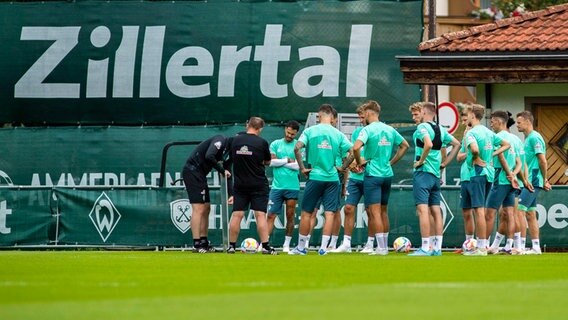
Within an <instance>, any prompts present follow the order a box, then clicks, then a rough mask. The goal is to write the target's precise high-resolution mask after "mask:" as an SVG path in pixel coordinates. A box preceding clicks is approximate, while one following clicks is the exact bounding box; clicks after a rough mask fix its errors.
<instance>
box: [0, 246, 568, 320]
mask: <svg viewBox="0 0 568 320" xmlns="http://www.w3.org/2000/svg"><path fill="white" fill-rule="evenodd" d="M567 266H568V254H555V253H548V254H544V255H542V256H488V257H464V256H460V255H455V254H453V253H444V255H443V256H442V257H407V256H406V255H403V254H394V253H390V254H389V255H388V256H385V257H380V256H367V255H362V254H359V253H352V254H338V255H331V254H329V255H327V256H318V255H317V254H316V253H315V252H310V254H309V255H307V256H288V255H279V256H263V255H260V254H241V253H238V254H235V255H227V254H223V253H217V254H194V253H190V252H179V251H178V252H172V251H167V252H163V251H160V252H149V251H145V252H133V251H126V252H124V251H123V252H117V251H3V252H0V319H5V320H6V319H164V320H165V319H191V320H195V319H346V320H347V319H414V320H416V319H459V320H463V319H484V320H487V319H516V320H518V319H566V318H567V317H568V302H567V301H566V292H568V271H567V270H568V269H567Z"/></svg>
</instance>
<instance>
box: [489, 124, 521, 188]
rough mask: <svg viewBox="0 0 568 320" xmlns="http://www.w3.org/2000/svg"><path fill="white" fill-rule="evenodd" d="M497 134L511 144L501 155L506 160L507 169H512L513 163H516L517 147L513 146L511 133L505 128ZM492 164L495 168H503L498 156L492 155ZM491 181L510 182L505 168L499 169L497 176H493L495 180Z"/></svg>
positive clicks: (501, 183) (503, 183)
mask: <svg viewBox="0 0 568 320" xmlns="http://www.w3.org/2000/svg"><path fill="white" fill-rule="evenodd" d="M497 136H498V137H499V138H501V140H505V141H507V142H509V143H510V144H511V147H510V148H509V149H507V150H505V152H503V156H504V157H505V162H507V166H508V167H509V170H511V171H513V170H514V169H515V164H516V162H515V161H516V159H517V149H516V148H515V145H514V144H513V142H512V138H511V134H510V133H508V132H507V131H505V130H502V131H499V132H498V133H497ZM493 166H494V167H495V169H502V168H503V166H502V165H501V161H499V156H495V157H493ZM496 171H497V170H496ZM493 182H494V183H497V184H500V185H510V184H511V181H509V179H507V173H506V172H505V170H501V172H500V173H499V176H497V177H495V180H494V181H493Z"/></svg>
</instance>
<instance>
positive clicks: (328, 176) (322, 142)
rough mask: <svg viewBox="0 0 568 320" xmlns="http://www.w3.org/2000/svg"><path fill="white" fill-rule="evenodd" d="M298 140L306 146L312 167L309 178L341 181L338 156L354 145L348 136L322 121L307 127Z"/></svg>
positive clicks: (341, 156)
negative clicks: (337, 165)
mask: <svg viewBox="0 0 568 320" xmlns="http://www.w3.org/2000/svg"><path fill="white" fill-rule="evenodd" d="M298 140H299V141H301V142H302V143H303V144H304V145H305V146H306V156H307V162H308V163H309V164H310V165H311V168H312V171H310V174H309V179H310V180H317V181H339V175H338V173H337V169H336V167H335V163H336V158H343V157H344V155H345V154H346V153H347V151H349V149H350V148H351V147H352V146H353V144H352V143H351V142H349V140H347V137H346V136H345V135H344V134H343V133H342V132H341V131H339V130H337V129H336V128H334V127H333V126H332V125H330V124H327V123H320V124H318V125H315V126H313V127H309V128H307V129H305V130H304V132H303V133H302V135H300V139H298Z"/></svg>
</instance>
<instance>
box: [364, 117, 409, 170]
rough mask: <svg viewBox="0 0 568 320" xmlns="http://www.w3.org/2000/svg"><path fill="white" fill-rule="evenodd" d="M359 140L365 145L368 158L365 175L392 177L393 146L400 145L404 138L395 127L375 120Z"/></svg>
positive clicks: (365, 155)
mask: <svg viewBox="0 0 568 320" xmlns="http://www.w3.org/2000/svg"><path fill="white" fill-rule="evenodd" d="M357 140H361V142H363V144H364V145H365V153H364V157H365V160H367V165H366V166H365V175H366V176H371V177H392V176H393V175H394V174H393V171H392V167H391V165H390V159H391V156H392V150H393V146H398V145H400V144H401V143H402V141H404V138H403V137H402V136H401V135H400V133H398V131H396V130H395V129H394V128H393V127H391V126H389V125H386V124H384V123H383V122H380V121H375V122H373V123H370V124H369V125H367V126H366V127H364V128H363V129H362V130H361V132H360V133H359V136H358V137H357Z"/></svg>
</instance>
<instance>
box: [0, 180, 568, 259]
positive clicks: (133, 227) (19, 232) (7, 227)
mask: <svg viewBox="0 0 568 320" xmlns="http://www.w3.org/2000/svg"><path fill="white" fill-rule="evenodd" d="M567 190H568V189H567V188H566V187H554V189H553V190H552V191H550V192H541V193H540V194H539V197H538V201H537V202H538V205H537V210H536V211H537V215H538V222H539V226H540V228H541V229H540V241H541V245H543V246H547V247H555V248H568V232H566V231H567V229H568V207H567V205H566V201H564V200H563V199H564V195H565V194H566V191H567ZM459 194H460V191H459V188H457V187H446V188H443V190H442V195H443V203H442V206H441V207H442V214H443V217H444V227H445V228H444V246H445V247H460V246H461V243H462V242H463V240H464V227H463V218H462V214H461V210H460V209H459ZM302 197H303V192H301V193H300V204H301V200H302ZM411 198H412V189H411V187H395V188H393V190H392V192H391V198H390V202H389V211H388V215H389V217H390V234H389V244H391V243H392V241H393V240H394V239H395V238H396V237H399V236H405V237H408V238H409V239H410V240H411V241H412V243H414V244H415V246H416V245H418V244H420V228H419V225H418V218H417V216H416V213H415V212H416V210H415V207H414V203H413V201H409V199H411ZM221 208H222V206H221V195H220V192H219V188H215V187H214V188H212V194H211V214H210V217H209V236H210V239H211V241H212V242H213V244H214V245H216V246H220V245H221V244H222V241H223V229H222V226H223V225H224V223H225V222H224V221H226V220H223V219H225V217H226V216H225V215H224V213H223V212H222V210H221ZM229 210H230V208H229ZM299 210H300V209H299V208H298V209H297V212H296V220H295V224H296V228H295V230H294V238H293V243H296V242H297V239H298V226H297V225H298V224H299ZM191 214H192V212H191V206H190V204H189V202H188V201H187V194H186V193H185V190H184V189H183V188H179V187H174V188H153V187H152V188H140V187H134V188H124V187H118V188H61V187H56V188H43V189H37V188H26V189H19V188H13V187H12V188H7V187H3V188H0V246H16V245H23V244H28V245H30V244H40V245H46V244H48V245H53V244H58V245H62V246H65V245H97V246H113V245H114V246H124V245H126V246H176V247H185V246H191V245H192V237H191V230H190V229H189V227H190V223H191ZM356 214H357V216H356V218H355V229H354V232H353V237H352V243H353V245H354V246H358V245H363V244H364V243H365V242H366V240H367V217H366V214H365V212H364V208H363V204H362V203H361V204H360V205H359V206H358V208H357V213H356ZM323 220H324V218H323V212H322V211H321V210H320V212H318V216H317V222H316V226H315V230H314V233H313V236H312V241H311V245H312V246H316V245H318V244H319V242H320V239H321V238H320V237H321V228H322V226H323ZM284 225H285V220H284V217H283V215H282V214H280V215H279V216H278V217H277V220H276V223H275V229H274V233H273V235H272V236H271V241H272V242H273V243H274V244H275V245H277V246H279V245H281V244H282V243H283V240H284ZM341 235H342V234H340V236H341ZM247 237H254V238H256V239H258V236H257V234H256V221H255V218H254V213H253V212H250V213H248V214H245V217H244V219H243V221H242V223H241V233H240V237H239V239H240V240H242V239H244V238H247Z"/></svg>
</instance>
